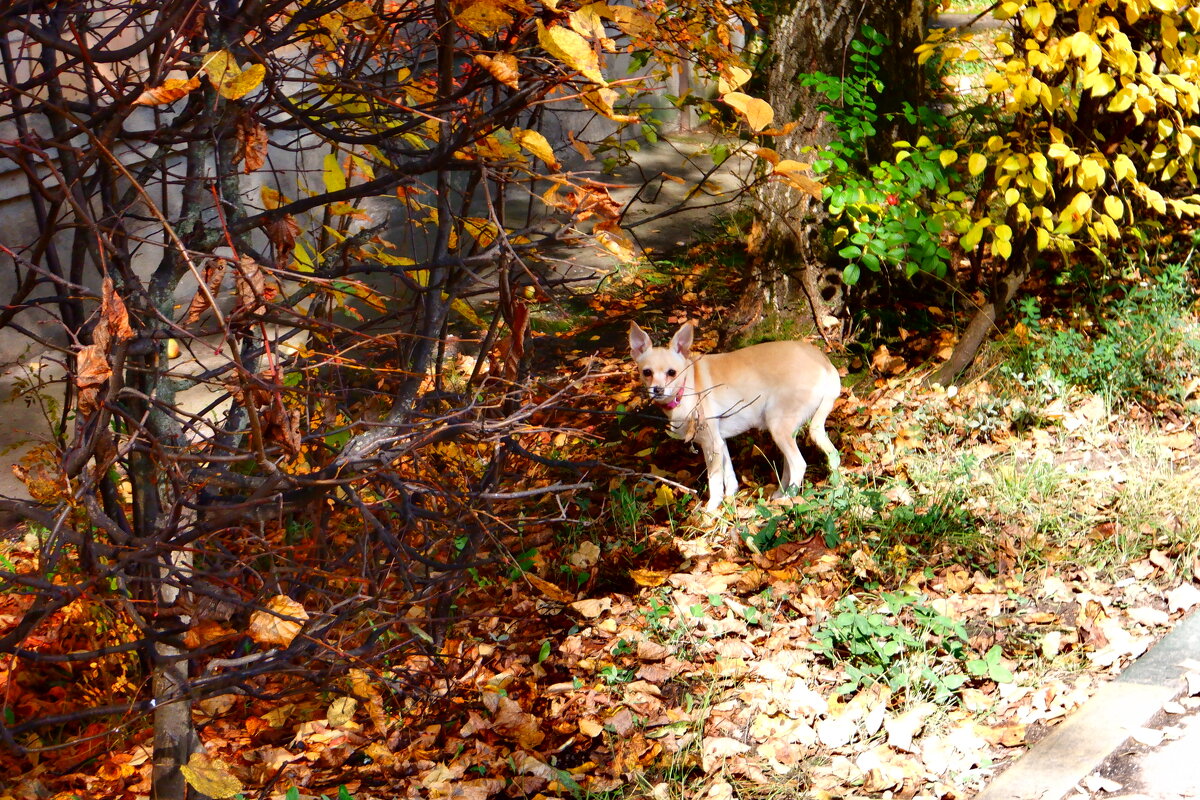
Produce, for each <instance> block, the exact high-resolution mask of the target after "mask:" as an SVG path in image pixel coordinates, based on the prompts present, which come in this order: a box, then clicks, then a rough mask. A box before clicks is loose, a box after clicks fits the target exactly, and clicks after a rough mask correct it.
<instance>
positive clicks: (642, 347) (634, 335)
mask: <svg viewBox="0 0 1200 800" xmlns="http://www.w3.org/2000/svg"><path fill="white" fill-rule="evenodd" d="M653 346H654V345H653V343H652V342H651V341H650V334H648V333H646V332H645V331H644V330H642V329H641V328H639V327H638V324H637V323H636V322H631V323H629V352H631V353H633V357H634V358H641V356H642V353H644V352H646V351H647V350H649V349H650V348H651V347H653Z"/></svg>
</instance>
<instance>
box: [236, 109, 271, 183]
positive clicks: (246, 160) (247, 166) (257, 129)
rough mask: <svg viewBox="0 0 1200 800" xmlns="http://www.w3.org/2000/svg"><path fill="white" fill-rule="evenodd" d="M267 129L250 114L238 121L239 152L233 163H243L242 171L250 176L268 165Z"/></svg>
mask: <svg viewBox="0 0 1200 800" xmlns="http://www.w3.org/2000/svg"><path fill="white" fill-rule="evenodd" d="M267 145H268V140H267V129H266V128H264V127H263V126H262V125H261V124H259V123H258V122H257V121H256V120H254V119H252V118H251V117H250V116H249V115H248V114H247V115H244V116H243V117H242V118H241V119H239V120H238V124H237V151H236V152H235V153H234V155H233V163H235V164H236V163H238V162H241V163H242V170H243V171H244V172H245V173H246V174H247V175H249V174H250V173H251V172H255V171H257V170H258V169H259V168H260V167H262V165H263V164H265V163H267Z"/></svg>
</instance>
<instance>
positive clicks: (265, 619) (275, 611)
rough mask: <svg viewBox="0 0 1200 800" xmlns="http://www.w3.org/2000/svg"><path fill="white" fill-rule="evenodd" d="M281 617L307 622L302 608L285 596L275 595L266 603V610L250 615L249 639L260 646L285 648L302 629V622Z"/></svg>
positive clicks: (305, 613)
mask: <svg viewBox="0 0 1200 800" xmlns="http://www.w3.org/2000/svg"><path fill="white" fill-rule="evenodd" d="M282 617H295V618H296V620H307V619H308V612H307V611H305V610H304V606H302V605H300V604H299V603H297V602H296V601H295V600H293V599H292V598H290V597H288V596H287V595H282V594H277V595H275V596H274V597H272V598H271V600H270V601H269V602H268V603H267V607H266V610H264V611H255V612H254V613H253V614H251V615H250V627H249V631H248V633H249V635H250V638H251V639H253V640H254V641H256V642H258V643H259V644H262V645H267V646H278V647H287V646H288V645H290V644H291V643H292V640H293V639H295V638H296V634H298V633H300V629H301V628H302V627H304V624H303V622H298V621H294V620H291V619H282Z"/></svg>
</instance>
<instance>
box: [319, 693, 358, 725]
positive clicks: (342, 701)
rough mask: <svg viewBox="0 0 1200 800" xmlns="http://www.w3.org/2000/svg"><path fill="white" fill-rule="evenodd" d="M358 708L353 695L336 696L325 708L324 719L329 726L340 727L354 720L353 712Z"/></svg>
mask: <svg viewBox="0 0 1200 800" xmlns="http://www.w3.org/2000/svg"><path fill="white" fill-rule="evenodd" d="M357 710H358V701H357V700H355V699H354V698H353V697H338V698H336V699H334V701H333V702H332V703H330V704H329V708H327V709H325V721H326V722H327V723H329V727H331V728H340V727H342V726H343V725H345V724H346V723H348V722H351V721H353V720H354V712H355V711H357Z"/></svg>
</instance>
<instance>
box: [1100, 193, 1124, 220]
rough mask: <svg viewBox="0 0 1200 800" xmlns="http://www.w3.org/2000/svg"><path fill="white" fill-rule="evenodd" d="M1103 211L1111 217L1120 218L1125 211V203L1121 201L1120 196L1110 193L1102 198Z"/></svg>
mask: <svg viewBox="0 0 1200 800" xmlns="http://www.w3.org/2000/svg"><path fill="white" fill-rule="evenodd" d="M1104 213H1105V214H1108V215H1109V216H1110V217H1112V218H1113V219H1120V218H1121V217H1122V215H1124V213H1125V204H1124V203H1122V202H1121V198H1119V197H1114V196H1113V195H1111V194H1110V195H1109V196H1108V197H1105V198H1104Z"/></svg>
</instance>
